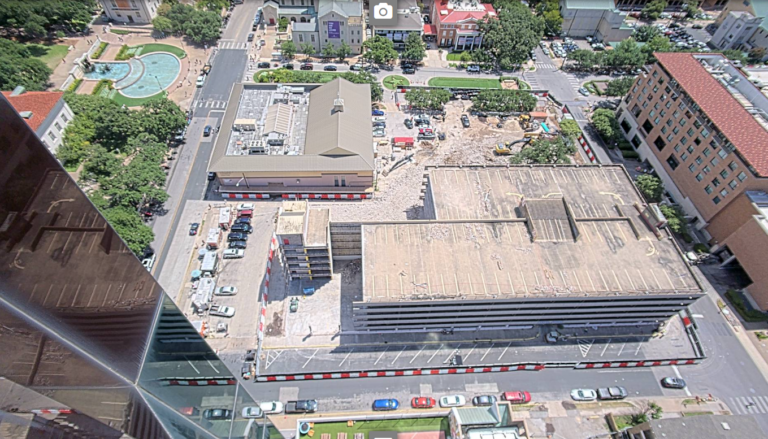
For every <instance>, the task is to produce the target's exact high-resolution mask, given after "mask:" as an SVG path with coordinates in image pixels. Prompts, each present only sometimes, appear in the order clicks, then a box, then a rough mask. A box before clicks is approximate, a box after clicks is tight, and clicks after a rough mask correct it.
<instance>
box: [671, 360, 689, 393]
mask: <svg viewBox="0 0 768 439" xmlns="http://www.w3.org/2000/svg"><path fill="white" fill-rule="evenodd" d="M672 371H673V372H675V376H677V377H678V378H680V379H681V380H682V379H683V377H682V376H681V375H680V371H679V370H678V369H677V366H672ZM683 390H685V394H686V395H688V396H691V391H690V390H688V387H687V386H686V387H685V389H683Z"/></svg>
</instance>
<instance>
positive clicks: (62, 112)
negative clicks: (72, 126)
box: [2, 87, 75, 153]
mask: <svg viewBox="0 0 768 439" xmlns="http://www.w3.org/2000/svg"><path fill="white" fill-rule="evenodd" d="M2 93H3V96H5V97H6V99H8V102H10V103H11V105H12V106H13V108H14V109H15V110H16V111H17V112H18V113H19V114H20V115H21V117H22V118H23V119H24V121H25V122H26V123H27V125H29V127H30V128H32V130H34V131H35V133H36V134H37V137H38V138H40V140H42V141H43V143H44V144H45V146H46V147H47V148H48V150H49V151H50V152H51V153H56V151H57V150H58V149H59V146H60V145H61V140H62V138H63V137H64V129H65V128H66V127H67V125H68V124H69V121H71V120H72V119H73V118H74V117H75V116H74V114H73V113H72V110H71V109H70V108H69V105H67V103H66V102H64V98H63V97H64V92H50V91H25V90H24V88H23V87H16V89H15V90H13V91H4V92H2Z"/></svg>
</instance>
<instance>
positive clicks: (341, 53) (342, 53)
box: [336, 40, 352, 61]
mask: <svg viewBox="0 0 768 439" xmlns="http://www.w3.org/2000/svg"><path fill="white" fill-rule="evenodd" d="M351 54H352V48H351V47H349V44H347V42H346V41H344V40H342V41H341V45H340V46H339V50H338V51H336V56H337V57H339V61H344V60H345V59H347V57H348V56H349V55H351Z"/></svg>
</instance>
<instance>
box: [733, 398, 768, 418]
mask: <svg viewBox="0 0 768 439" xmlns="http://www.w3.org/2000/svg"><path fill="white" fill-rule="evenodd" d="M728 407H729V408H730V409H731V411H732V412H733V414H735V415H757V414H768V396H745V397H738V396H735V397H733V398H728Z"/></svg>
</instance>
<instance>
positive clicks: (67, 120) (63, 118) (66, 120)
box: [61, 114, 69, 123]
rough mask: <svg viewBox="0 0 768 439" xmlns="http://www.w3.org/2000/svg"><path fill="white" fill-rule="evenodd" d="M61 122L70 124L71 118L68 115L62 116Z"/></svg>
mask: <svg viewBox="0 0 768 439" xmlns="http://www.w3.org/2000/svg"><path fill="white" fill-rule="evenodd" d="M61 120H63V121H64V123H67V122H69V118H68V117H67V115H66V114H62V115H61Z"/></svg>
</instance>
